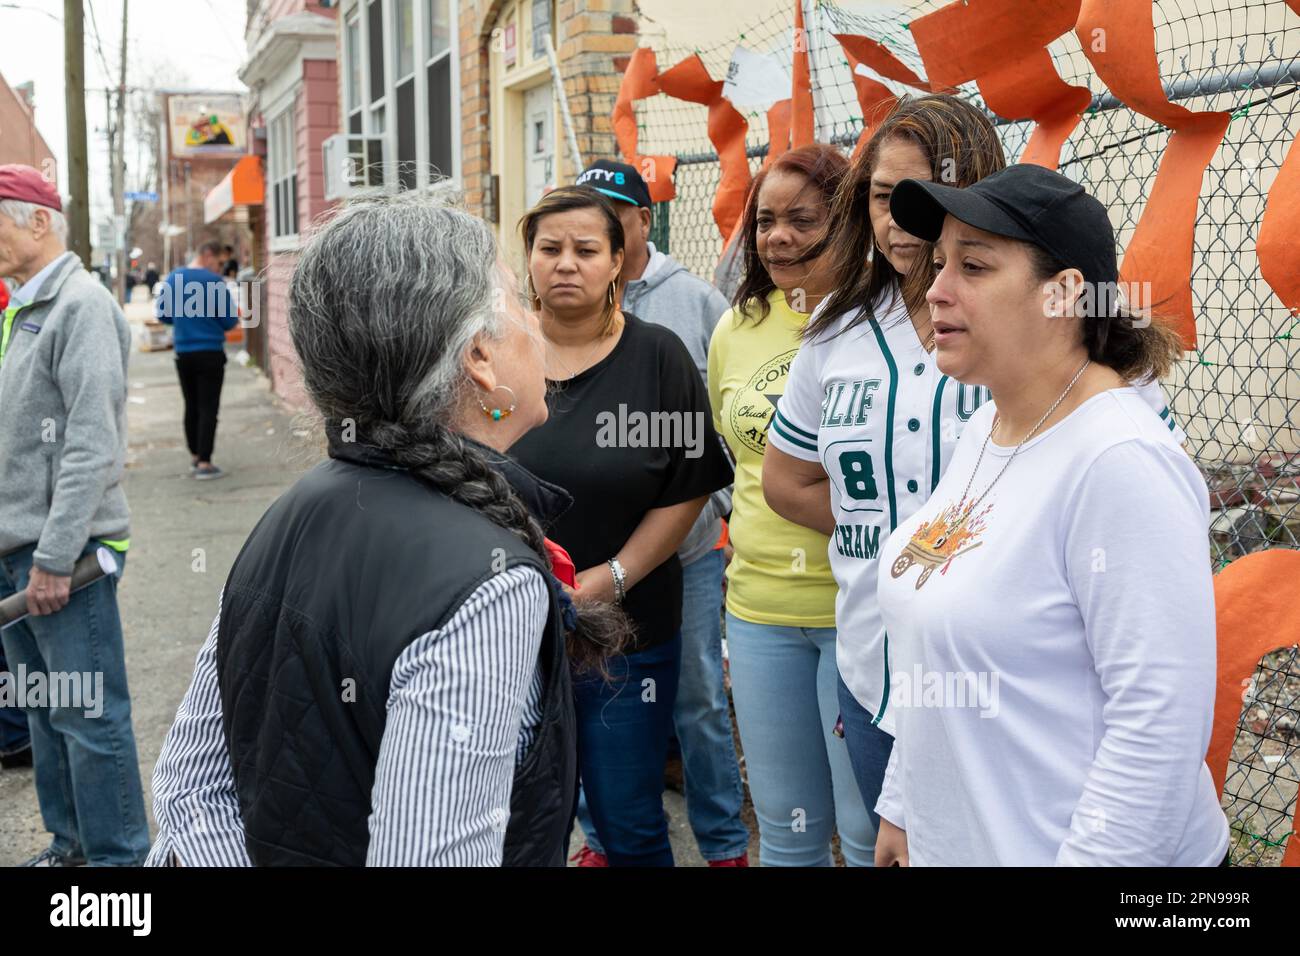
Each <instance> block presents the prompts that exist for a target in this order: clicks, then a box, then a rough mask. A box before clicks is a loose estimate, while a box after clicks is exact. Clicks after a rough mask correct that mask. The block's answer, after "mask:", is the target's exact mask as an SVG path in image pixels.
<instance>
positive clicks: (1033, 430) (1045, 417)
mask: <svg viewBox="0 0 1300 956" xmlns="http://www.w3.org/2000/svg"><path fill="white" fill-rule="evenodd" d="M1091 364H1092V359H1085V360H1084V362H1083V364H1082V365H1080V366H1079V371H1077V372H1075V373H1074V378H1072V379H1070V384H1069V385H1067V386H1065V391H1063V392H1062V393H1061V395H1060V397H1059V398H1058V399H1057V400H1056V401H1054V402H1052V407H1051V408H1049V409H1048V410H1047V411H1046V412H1044V413H1043V417H1042V418H1040V419H1039V420H1038V424H1037V425H1035V426H1034V427H1033V428H1031V429H1029V434H1027V435H1026V436H1025V437H1024V438H1022V439H1020V444H1019V445H1017V446H1016V447H1015V450H1014V451H1012V452H1011V454H1010V455H1009V456H1008V457H1007V461H1006V464H1004V465H1003V466H1002V470H1001V471H999V472H998V473H997V474H996V475H995V476H994V477H993V480H992V481H990V482H989V485H988V487H987V488H985V489H984V490H983V491H982V492H981V493H980V496H979V497H978V498H976V499H975V500H974V501H972V502H971V503H970V504H969V505H968V506H967V507H966V508H965V509H963V510H962V513H961V516H960V517H959V518H958V519H957V520H956V521H955V522H953V523H952V524H950V525H949V526H948V534H949V535H951V534H952V532H954V531H956V530H957V529H958V528H960V527H961V526H962V525H964V524H965V523H966V519H967V518H968V517H969V516H970V515H971V513H972V512H974V510H975V507H976V506H977V505H978V504H979V503H980V502H981V501H983V500H984V498H985V496H986V495H988V493H989V492H990V491H992V490H993V486H994V485H996V484H997V483H998V479H999V478H1001V477H1002V476H1003V475H1004V474H1005V473H1006V470H1007V469H1008V468H1010V467H1011V462H1012V461H1014V460H1015V457H1016V455H1018V454H1019V453H1020V449H1021V448H1022V447H1023V446H1024V444H1025V442H1027V441H1029V439H1031V438H1033V437H1034V435H1035V434H1037V432H1038V429H1040V428H1042V427H1043V422H1045V421H1047V420H1048V419H1049V418H1051V417H1052V412H1054V411H1056V410H1057V409H1058V408H1060V407H1061V402H1063V401H1065V396H1067V395H1069V394H1070V390H1071V389H1072V388H1074V383H1075V382H1077V381H1079V376H1080V375H1082V374H1083V372H1084V369H1086V368H1087V367H1088V366H1089V365H1091ZM997 427H998V416H996V415H994V416H993V427H992V428H990V429H989V433H988V435H986V436H985V438H984V444H983V445H981V446H980V454H979V457H978V458H976V459H975V470H974V471H972V472H971V473H970V478H969V479H968V480H967V482H966V490H965V491H963V492H962V493H961V500H962V501H965V500H966V496H967V495H968V494H970V486H971V485H972V484H974V482H975V476H976V475H978V474H979V470H980V463H981V462H983V461H984V451H985V449H987V448H988V447H989V439H991V438H992V437H993V432H994V430H995V429H996V428H997Z"/></svg>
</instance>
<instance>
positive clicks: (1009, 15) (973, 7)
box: [909, 0, 1092, 169]
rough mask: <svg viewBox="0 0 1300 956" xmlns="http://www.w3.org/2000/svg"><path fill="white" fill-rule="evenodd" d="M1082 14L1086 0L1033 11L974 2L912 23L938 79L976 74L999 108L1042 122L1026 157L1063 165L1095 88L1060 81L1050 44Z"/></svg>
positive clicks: (1015, 1)
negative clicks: (1071, 137) (1069, 142)
mask: <svg viewBox="0 0 1300 956" xmlns="http://www.w3.org/2000/svg"><path fill="white" fill-rule="evenodd" d="M1078 14H1079V0H1050V2H1044V3H1037V4H1034V5H1033V8H1032V12H1030V8H1029V7H1028V6H1027V5H1026V4H1024V3H1023V2H1021V0H970V2H969V3H953V4H949V5H948V6H946V7H942V8H941V9H939V10H936V11H935V12H934V13H931V14H928V15H926V16H924V17H921V18H919V19H917V20H915V21H913V22H912V23H911V24H909V29H910V30H911V32H912V36H913V38H914V39H915V40H916V45H917V49H918V50H919V51H920V53H921V59H922V60H923V61H924V62H925V68H926V72H927V73H929V78H930V83H931V85H934V86H937V85H939V84H944V85H946V86H950V87H951V86H956V85H958V84H960V83H966V82H968V81H970V80H976V81H977V82H978V85H979V89H980V93H981V95H983V97H984V102H985V104H986V105H987V106H988V108H989V109H991V110H992V111H993V112H995V113H997V114H998V115H999V116H1001V117H1004V118H1005V119H1010V120H1024V119H1028V120H1033V121H1034V123H1035V124H1036V127H1035V129H1034V133H1033V136H1032V137H1031V139H1030V140H1029V144H1028V146H1026V148H1025V151H1024V153H1023V154H1022V155H1021V157H1020V162H1022V163H1035V164H1037V165H1039V166H1046V167H1047V168H1048V169H1056V167H1057V166H1058V165H1059V164H1060V161H1061V147H1062V146H1063V145H1064V144H1065V141H1066V139H1067V138H1068V137H1069V135H1070V133H1072V132H1073V131H1074V128H1075V127H1076V126H1077V125H1078V124H1079V114H1080V113H1082V112H1083V111H1084V110H1085V109H1087V107H1088V103H1089V102H1090V101H1091V99H1092V94H1091V93H1090V92H1089V91H1088V89H1087V87H1082V86H1071V85H1070V84H1069V83H1066V82H1065V81H1064V80H1062V79H1061V77H1060V74H1058V73H1057V72H1056V65H1055V64H1054V63H1053V62H1052V57H1051V54H1049V53H1048V52H1047V44H1049V43H1051V42H1052V41H1053V40H1055V39H1056V38H1057V37H1059V36H1061V35H1062V34H1063V33H1066V32H1068V31H1069V30H1070V29H1071V28H1072V27H1073V26H1074V23H1075V20H1076V19H1077V18H1078Z"/></svg>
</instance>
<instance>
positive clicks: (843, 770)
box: [709, 146, 875, 866]
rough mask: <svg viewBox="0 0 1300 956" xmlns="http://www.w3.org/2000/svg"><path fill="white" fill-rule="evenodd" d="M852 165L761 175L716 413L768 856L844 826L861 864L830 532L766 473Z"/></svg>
mask: <svg viewBox="0 0 1300 956" xmlns="http://www.w3.org/2000/svg"><path fill="white" fill-rule="evenodd" d="M848 165H849V164H848V160H847V159H845V157H844V155H843V154H842V153H841V152H840V151H839V150H837V149H835V148H833V147H831V146H808V147H804V148H802V149H796V150H792V151H790V152H787V153H785V154H783V155H782V156H780V157H779V158H778V159H776V160H774V161H773V163H772V165H771V166H769V167H768V168H767V169H765V170H764V171H762V172H760V173H759V175H758V177H757V179H756V181H755V184H754V188H753V189H752V190H751V191H750V196H749V201H748V203H747V204H746V207H745V213H744V217H743V219H742V221H741V233H740V237H739V239H738V240H737V241H738V242H739V243H740V250H739V251H740V254H741V260H742V262H743V270H744V274H743V277H742V281H741V284H740V287H739V289H738V290H737V292H736V295H735V298H734V300H733V301H734V303H735V307H734V308H733V309H731V310H730V311H729V312H727V313H725V314H724V315H723V316H722V318H721V319H720V320H719V321H718V324H717V327H716V328H715V329H714V331H713V339H712V342H711V343H710V346H709V397H710V399H711V403H712V405H713V421H714V425H715V427H716V428H717V430H718V432H719V433H720V434H721V435H722V437H723V438H724V439H725V440H726V442H727V444H728V446H729V447H730V448H731V451H732V454H733V455H734V456H735V459H736V483H735V492H734V495H733V499H732V515H731V540H732V544H733V547H734V548H735V553H734V556H733V557H732V559H731V563H730V565H729V566H728V568H727V614H726V620H727V648H728V651H729V653H730V661H731V690H732V700H733V702H734V704H735V708H736V723H737V725H738V726H739V728H740V741H741V744H742V746H743V747H744V753H745V766H746V768H747V771H748V776H749V789H750V792H751V793H752V794H753V798H754V810H755V814H756V815H757V817H758V827H759V849H760V858H761V862H762V863H763V865H764V866H828V865H830V863H831V836H832V832H833V831H835V830H838V831H839V835H840V848H841V851H842V852H843V854H844V859H845V861H846V862H847V863H848V864H849V865H850V866H871V865H872V861H873V859H874V847H875V833H874V830H873V828H872V825H871V821H870V820H869V819H868V817H867V807H866V805H865V803H864V802H863V800H862V795H861V794H860V793H859V792H858V790H857V786H856V785H855V783H854V780H853V770H852V768H851V767H850V766H849V761H848V756H847V754H845V753H844V748H843V746H842V745H841V743H840V741H839V740H837V739H836V738H835V737H834V736H833V735H832V734H831V727H832V726H833V725H834V723H835V714H836V711H837V709H838V706H839V705H838V703H837V702H836V698H835V681H836V676H835V579H834V577H832V576H831V570H830V566H829V564H828V563H827V558H826V546H827V540H826V534H825V532H824V531H813V530H810V529H808V528H804V527H800V526H799V525H796V524H793V523H792V522H789V521H787V520H785V519H784V518H782V517H780V516H779V515H777V514H775V513H774V512H773V511H772V509H771V508H769V507H768V506H767V504H766V503H765V502H764V501H763V488H762V477H761V476H762V468H763V455H764V453H765V452H766V451H767V448H768V438H769V436H770V434H771V433H770V432H769V431H768V425H769V423H770V421H771V418H772V413H773V411H774V410H775V408H776V402H777V399H779V398H780V397H781V393H782V391H784V389H785V384H786V374H787V372H788V371H789V369H790V363H791V362H792V361H794V358H795V354H796V353H797V352H798V350H799V342H800V337H801V334H802V332H803V328H804V326H805V324H806V323H807V322H808V316H809V313H810V312H812V310H813V308H814V307H815V306H816V305H817V303H818V302H819V301H821V298H822V297H823V296H824V295H825V294H826V292H828V291H829V290H830V288H831V286H830V284H829V282H828V280H827V276H826V272H825V268H824V265H823V259H813V260H812V261H802V260H803V258H804V253H805V252H806V250H807V248H808V247H809V245H810V244H811V243H812V242H813V241H815V239H816V238H817V236H818V235H819V234H820V233H821V231H822V230H823V229H824V228H825V224H826V220H827V215H828V213H829V211H830V201H831V198H832V197H833V196H834V194H835V190H836V188H837V187H838V185H839V183H840V181H841V179H842V178H843V176H844V173H845V172H846V171H847V170H848Z"/></svg>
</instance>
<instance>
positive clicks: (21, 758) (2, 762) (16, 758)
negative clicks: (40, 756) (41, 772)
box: [0, 744, 32, 770]
mask: <svg viewBox="0 0 1300 956" xmlns="http://www.w3.org/2000/svg"><path fill="white" fill-rule="evenodd" d="M31 765H32V745H31V744H28V745H27V746H26V747H24V748H23V749H22V750H15V751H14V752H13V753H11V754H0V767H3V768H4V769H5V770H16V769H18V768H19V767H30V766H31Z"/></svg>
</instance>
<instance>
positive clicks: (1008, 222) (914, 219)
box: [889, 163, 1119, 286]
mask: <svg viewBox="0 0 1300 956" xmlns="http://www.w3.org/2000/svg"><path fill="white" fill-rule="evenodd" d="M889 211H890V214H891V215H892V216H893V217H894V222H896V223H898V225H899V227H900V228H902V229H903V230H904V231H906V232H910V233H911V234H912V235H914V236H916V237H917V238H918V239H924V240H926V241H927V242H937V241H938V240H939V235H940V233H941V232H943V220H944V217H945V216H952V217H953V218H954V219H960V220H961V221H962V222H964V223H966V224H967V225H969V226H974V227H975V228H976V229H982V230H984V231H985V232H991V233H993V234H994V235H995V236H1006V237H1008V238H1010V239H1019V240H1021V241H1023V242H1028V243H1031V244H1033V245H1035V246H1038V247H1039V248H1041V249H1044V250H1046V251H1047V252H1048V253H1050V254H1051V255H1052V256H1053V257H1054V258H1056V259H1059V260H1060V261H1061V262H1062V263H1064V264H1065V265H1066V266H1067V267H1069V268H1072V269H1078V270H1079V271H1080V272H1082V273H1083V278H1084V281H1085V282H1088V283H1090V284H1093V285H1094V286H1099V285H1101V284H1103V283H1107V284H1110V285H1114V284H1115V283H1117V282H1118V281H1119V264H1118V261H1117V259H1116V255H1115V230H1114V228H1113V227H1112V226H1111V224H1110V216H1109V215H1108V214H1107V212H1106V207H1105V206H1103V205H1102V204H1101V203H1100V202H1098V201H1097V200H1096V199H1094V198H1093V197H1092V196H1090V195H1088V193H1087V191H1086V190H1085V189H1084V188H1083V187H1082V186H1080V185H1079V184H1078V183H1076V182H1075V181H1074V180H1072V179H1070V178H1068V177H1066V176H1062V175H1061V174H1060V173H1058V172H1054V171H1053V170H1050V169H1046V168H1044V167H1042V166H1035V165H1033V164H1032V163H1017V164H1016V165H1014V166H1008V167H1007V168H1006V169H1003V170H1000V171H998V172H996V173H994V174H993V175H992V176H988V177H986V178H984V179H981V180H980V181H979V182H977V183H974V184H972V185H970V186H967V187H965V188H960V187H957V186H945V185H943V184H942V183H936V182H928V181H925V180H920V179H904V180H903V181H902V182H900V183H899V184H898V185H897V186H895V187H894V192H893V194H892V195H891V196H890V199H889Z"/></svg>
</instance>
